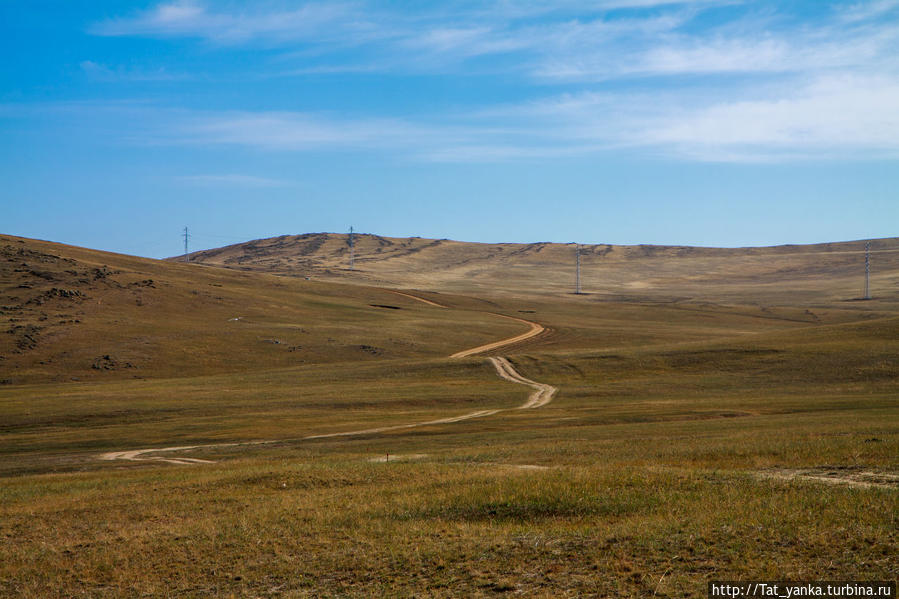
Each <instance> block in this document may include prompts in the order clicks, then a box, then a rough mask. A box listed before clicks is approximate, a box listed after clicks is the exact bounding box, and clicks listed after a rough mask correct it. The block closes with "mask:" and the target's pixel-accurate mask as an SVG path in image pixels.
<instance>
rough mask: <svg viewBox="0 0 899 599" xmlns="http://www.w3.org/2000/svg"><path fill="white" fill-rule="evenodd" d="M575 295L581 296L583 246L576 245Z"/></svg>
mask: <svg viewBox="0 0 899 599" xmlns="http://www.w3.org/2000/svg"><path fill="white" fill-rule="evenodd" d="M574 293H575V294H576V295H580V294H581V244H579V243H576V244H574Z"/></svg>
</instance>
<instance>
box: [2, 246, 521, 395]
mask: <svg viewBox="0 0 899 599" xmlns="http://www.w3.org/2000/svg"><path fill="white" fill-rule="evenodd" d="M0 317H2V318H3V321H4V324H5V325H6V328H5V329H4V332H5V333H6V334H4V335H0V382H2V383H3V384H5V385H12V384H21V383H28V382H49V381H53V382H64V381H79V380H81V381H86V380H110V379H121V378H144V377H160V376H200V375H206V374H214V373H222V372H243V371H257V370H259V369H275V368H284V367H291V366H299V365H303V364H323V363H334V362H342V361H358V360H361V361H366V360H368V361H371V360H378V361H384V360H390V359H401V358H409V357H415V358H422V357H425V358H426V357H429V356H444V355H448V354H449V353H452V351H454V350H456V349H460V348H464V347H467V346H471V345H476V344H477V343H478V342H479V341H481V340H482V339H490V338H491V337H502V336H503V335H504V334H505V333H506V332H508V333H509V334H513V333H514V332H515V331H517V330H518V329H519V328H520V326H516V325H515V323H514V322H504V321H502V320H501V319H497V318H494V317H490V316H488V315H485V314H481V313H477V312H471V313H463V314H460V313H458V312H456V311H448V310H439V309H435V308H433V307H429V306H428V305H426V304H423V303H422V302H419V301H416V300H414V299H412V298H409V297H406V296H402V295H398V294H396V293H393V292H390V291H385V290H380V289H375V288H371V287H363V286H358V285H341V284H333V283H326V282H319V281H306V280H303V279H286V278H283V277H274V276H270V275H267V274H262V273H245V272H236V271H233V270H227V269H218V268H208V267H203V266H200V265H196V264H189V265H188V264H177V263H169V262H163V261H158V260H150V259H144V258H137V257H133V256H124V255H120V254H112V253H108V252H100V251H94V250H88V249H83V248H76V247H72V246H66V245H62V244H56V243H50V242H43V241H36V240H30V239H22V238H17V237H12V236H6V235H4V236H0ZM460 323H462V324H464V326H459V324H460Z"/></svg>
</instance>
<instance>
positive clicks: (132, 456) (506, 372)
mask: <svg viewBox="0 0 899 599" xmlns="http://www.w3.org/2000/svg"><path fill="white" fill-rule="evenodd" d="M393 293H396V294H398V295H403V296H406V297H408V298H411V299H415V300H418V301H420V302H423V303H425V304H429V305H432V306H435V307H438V308H446V306H442V305H440V304H438V303H436V302H432V301H430V300H426V299H424V298H420V297H416V296H414V295H410V294H408V293H402V292H400V291H393ZM491 314H494V315H495V316H500V317H502V318H508V319H511V320H515V321H518V322H521V323H524V324H527V325H529V326H530V327H531V329H530V330H529V331H527V332H526V333H522V334H521V335H517V336H515V337H510V338H508V339H503V340H500V341H495V342H493V343H487V344H485V345H479V346H478V347H473V348H471V349H466V350H464V351H461V352H456V353H455V354H453V355H452V356H450V358H451V359H457V358H465V357H468V356H473V355H476V354H480V353H483V352H487V351H492V350H495V349H499V348H500V347H505V346H507V345H512V344H514V343H519V342H521V341H525V340H527V339H530V338H531V337H534V336H536V335H539V334H540V333H542V332H543V331H544V330H546V329H545V328H544V327H543V326H541V325H539V324H537V323H536V322H531V321H529V320H524V319H521V318H515V317H513V316H506V315H504V314H496V313H493V312H491ZM487 359H488V360H489V361H490V363H491V364H493V367H494V368H496V373H497V374H498V375H499V376H500V377H502V378H503V379H505V380H507V381H510V382H512V383H516V384H519V385H526V386H528V387H531V388H532V389H534V391H533V392H532V393H531V394H530V395H528V399H527V401H526V402H524V403H523V404H521V405H520V406H518V407H517V408H499V409H494V410H478V411H476V412H469V413H468V414H462V415H459V416H450V417H448V418H439V419H437V420H428V421H425V422H413V423H407V424H396V425H390V426H380V427H376V428H368V429H362V430H355V431H345V432H340V433H324V434H320V435H309V436H307V437H303V438H302V439H303V440H304V441H305V440H312V439H327V438H333V437H353V436H361V435H374V434H378V433H384V432H388V431H395V430H402V429H408V428H416V427H421V426H434V425H440V424H450V423H454V422H462V421H464V420H472V419H474V418H484V417H486V416H493V415H494V414H497V413H499V412H505V411H508V410H510V409H516V410H527V409H532V408H539V407H542V406H545V405H546V404H548V403H549V402H551V401H552V398H553V395H555V393H556V391H557V390H558V389H556V388H555V387H553V386H552V385H548V384H546V383H538V382H537V381H532V380H531V379H529V378H525V377H524V376H522V375H521V374H519V373H518V371H516V370H515V368H514V367H513V366H512V364H511V363H510V362H509V360H508V359H507V358H503V357H490V358H487ZM261 443H273V441H253V442H249V443H214V444H210V445H185V446H180V447H161V448H156V449H133V450H129V451H110V452H107V453H104V454H101V455H100V456H99V457H100V459H101V460H110V461H111V460H128V461H132V462H147V461H153V462H167V463H170V464H179V465H190V464H208V463H213V461H212V460H201V459H198V458H187V457H180V456H179V457H165V456H159V455H152V454H157V453H163V452H176V451H186V450H189V449H200V448H210V447H234V446H237V445H250V444H254V445H256V444H261Z"/></svg>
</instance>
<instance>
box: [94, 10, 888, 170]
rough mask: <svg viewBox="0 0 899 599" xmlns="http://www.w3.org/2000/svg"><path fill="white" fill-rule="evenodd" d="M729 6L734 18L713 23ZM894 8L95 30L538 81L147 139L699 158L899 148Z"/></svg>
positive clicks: (215, 116) (350, 13) (461, 154)
mask: <svg viewBox="0 0 899 599" xmlns="http://www.w3.org/2000/svg"><path fill="white" fill-rule="evenodd" d="M722 6H727V7H728V8H727V13H726V14H728V15H730V17H731V18H729V19H722V18H721V14H724V13H722V12H718V13H716V15H715V16H714V18H710V19H706V20H703V16H704V15H706V14H707V10H708V9H710V8H711V7H719V8H720V7H722ZM896 17H899V0H872V1H871V2H864V3H862V2H859V3H853V4H840V3H837V4H833V5H828V7H825V8H824V9H820V10H817V11H815V13H814V16H813V17H811V18H806V17H805V16H803V15H801V14H798V13H790V12H789V10H788V9H781V8H780V7H779V6H777V4H776V3H771V4H768V5H767V8H764V9H762V8H758V3H752V2H740V1H739V0H680V1H677V0H670V1H668V0H597V1H595V2H591V3H584V2H581V1H575V0H570V1H568V0H558V1H550V0H498V1H495V2H489V3H470V2H464V1H453V0H449V1H448V2H446V3H441V4H438V5H428V6H427V7H417V8H412V9H409V10H407V11H405V12H404V13H400V12H398V11H396V10H394V11H393V12H391V9H390V8H389V5H385V4H374V3H367V2H366V0H357V2H355V3H324V2H308V3H305V4H300V5H297V4H292V5H288V4H284V3H278V2H277V0H275V2H274V3H265V4H263V5H258V4H257V5H249V6H246V5H244V6H241V5H236V4H230V3H228V2H224V3H220V4H215V5H213V4H209V5H206V4H202V3H200V2H197V1H194V0H180V1H175V2H165V3H162V4H157V5H155V6H153V7H151V8H150V9H148V10H146V11H143V12H139V13H135V14H131V15H126V16H123V17H120V18H117V19H112V20H108V21H105V22H103V23H99V24H97V25H95V26H94V27H93V29H92V31H93V32H94V33H96V34H99V35H107V36H126V35H127V36H151V37H161V38H194V39H200V40H204V41H205V42H208V43H212V44H218V45H229V46H232V47H235V46H249V47H251V48H255V47H256V46H260V45H262V46H266V47H268V48H275V49H276V54H279V55H280V57H281V60H277V61H272V62H270V63H268V64H267V65H265V66H266V67H267V68H269V69H271V71H270V73H271V74H269V75H266V73H265V72H262V73H256V76H257V77H265V76H284V75H288V76H289V75H297V76H300V75H310V74H318V75H325V74H329V73H343V74H347V75H351V74H353V73H360V72H365V73H375V72H377V71H378V70H379V69H383V70H389V71H391V72H393V73H413V74H419V73H427V74H433V73H441V74H447V73H451V72H453V71H454V70H455V71H456V72H457V73H464V74H469V73H471V72H472V71H474V70H476V69H475V68H474V66H475V65H477V67H478V69H483V70H478V72H489V71H490V69H491V68H493V69H495V71H496V72H497V73H502V75H503V76H504V77H509V78H515V80H516V82H518V83H524V84H525V85H527V84H530V85H531V87H530V88H528V92H527V94H525V96H526V97H530V98H532V99H531V100H528V101H525V100H521V99H520V100H518V101H513V102H510V103H509V104H507V105H502V106H496V105H493V106H485V105H480V106H470V107H467V108H466V109H464V110H462V109H460V110H459V111H458V112H451V113H433V114H427V113H425V112H424V111H421V110H418V111H417V114H418V115H420V116H416V117H415V118H409V117H408V116H404V115H403V114H402V113H400V112H398V113H394V114H385V113H384V109H383V108H382V109H381V110H380V112H379V113H377V114H375V113H372V112H368V111H366V110H364V109H359V110H357V112H355V113H353V114H341V113H336V112H316V111H271V110H268V111H267V110H258V111H249V110H244V111H200V110H192V111H180V112H179V111H169V112H168V113H166V114H165V116H164V117H163V116H160V118H159V120H158V122H157V123H156V126H155V127H152V128H150V127H145V129H144V130H142V131H138V132H135V133H134V134H133V136H132V138H133V139H144V140H147V141H148V142H151V143H173V144H181V145H193V146H231V147H243V148H252V149H255V150H263V151H286V152H307V151H365V152H382V153H385V152H386V153H388V154H392V155H397V156H402V157H404V158H414V159H425V160H436V161H477V160H522V159H534V158H538V157H546V158H562V157H568V156H573V155H581V156H583V155H592V154H597V153H600V152H604V151H608V150H610V149H622V148H630V149H636V150H640V151H644V152H647V153H652V154H654V155H666V156H672V157H677V158H679V159H688V160H703V161H714V160H725V161H748V160H766V159H769V158H771V157H776V158H777V159H779V160H807V159H834V158H856V157H895V156H897V155H899V141H896V140H899V125H897V118H899V117H897V114H899V110H897V109H896V108H895V107H896V106H899V91H897V90H899V23H897V18H896ZM360 47H364V48H365V52H355V53H354V52H353V51H352V50H353V49H354V48H360ZM82 68H83V69H84V70H85V72H87V73H89V74H92V76H94V77H98V78H103V77H108V78H113V77H116V76H127V75H128V74H129V73H128V72H127V71H126V72H124V73H122V72H120V70H119V69H115V68H110V67H106V66H104V65H102V64H98V63H94V62H91V61H86V62H85V63H82ZM534 83H539V84H540V85H533V84H534ZM547 84H549V85H547ZM550 85H551V86H552V87H550ZM549 89H554V90H557V89H562V90H565V93H550V92H548V91H546V90H549ZM542 96H548V97H542ZM533 98H536V99H533ZM149 122H156V121H154V120H153V119H150V120H149Z"/></svg>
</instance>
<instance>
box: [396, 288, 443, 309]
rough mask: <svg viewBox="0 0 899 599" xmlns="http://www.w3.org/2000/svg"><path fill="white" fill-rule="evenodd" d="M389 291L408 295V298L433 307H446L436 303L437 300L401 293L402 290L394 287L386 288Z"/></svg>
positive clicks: (404, 295)
mask: <svg viewBox="0 0 899 599" xmlns="http://www.w3.org/2000/svg"><path fill="white" fill-rule="evenodd" d="M388 291H390V293H395V294H397V295H402V296H403V297H408V298H409V299H414V300H418V301H420V302H421V303H423V304H427V305H429V306H434V307H435V308H446V306H444V305H443V304H438V303H437V302H432V301H431V300H429V299H425V298H423V297H418V296H417V295H412V294H411V293H403V292H402V291H396V290H394V289H388Z"/></svg>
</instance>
